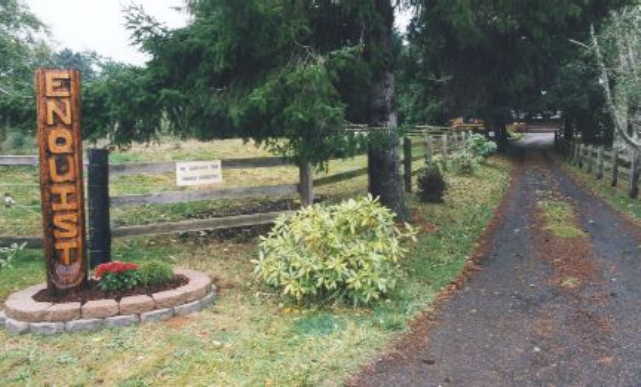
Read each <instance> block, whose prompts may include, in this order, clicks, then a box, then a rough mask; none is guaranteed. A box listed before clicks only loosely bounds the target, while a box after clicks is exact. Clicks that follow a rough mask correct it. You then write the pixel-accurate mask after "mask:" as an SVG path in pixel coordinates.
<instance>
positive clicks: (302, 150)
mask: <svg viewBox="0 0 641 387" xmlns="http://www.w3.org/2000/svg"><path fill="white" fill-rule="evenodd" d="M398 3H399V2H398V1H394V2H392V1H390V0H376V1H364V0H352V1H337V0H316V1H305V0H246V1H242V2H238V1H234V0H193V1H188V5H187V10H188V11H189V12H190V13H191V14H192V16H193V22H192V23H191V24H190V25H189V26H187V27H185V28H181V29H177V30H168V29H166V28H164V27H163V26H162V25H160V24H159V23H157V22H156V21H154V20H153V19H152V18H150V17H148V16H147V15H146V14H145V13H144V11H143V10H142V9H141V8H139V7H133V8H130V9H129V18H128V20H129V27H130V28H131V29H132V33H133V37H134V40H135V41H136V42H138V43H139V44H140V45H141V46H142V47H143V49H144V50H146V51H147V52H148V53H150V54H151V55H152V60H151V61H150V62H149V63H148V68H147V70H146V75H145V76H146V77H147V79H146V80H145V82H146V84H147V87H146V90H147V92H148V93H149V94H150V95H151V94H153V95H154V96H155V103H156V111H157V112H162V113H163V114H164V116H165V117H166V119H167V123H168V130H170V131H172V132H173V133H175V134H177V135H180V136H192V137H197V138H200V139H211V138H225V137H231V136H234V137H243V138H247V139H253V140H255V141H257V142H258V143H259V144H263V145H265V146H267V147H268V148H270V149H271V150H273V151H276V152H279V153H280V154H283V155H284V156H286V157H289V158H291V159H292V160H294V161H296V162H298V163H312V164H314V165H319V166H324V165H325V164H326V162H327V161H328V160H329V159H330V158H332V157H336V156H349V155H353V154H355V153H356V152H358V151H359V150H360V149H362V148H361V146H360V142H359V141H358V140H359V137H358V136H356V135H354V134H349V133H346V132H344V131H343V130H342V129H343V128H344V126H345V123H346V121H348V120H350V121H355V122H365V123H368V124H370V125H374V126H382V127H384V128H385V129H384V130H382V131H380V133H378V134H377V135H376V136H373V137H375V138H376V141H370V144H369V152H368V154H369V166H370V191H371V192H372V193H373V194H375V195H376V196H379V197H380V198H381V202H382V203H383V204H385V205H386V206H388V207H390V208H391V209H393V210H394V211H396V213H397V214H398V215H399V217H400V218H402V219H404V218H405V217H406V214H407V211H406V210H405V205H404V200H403V192H402V184H401V183H400V182H401V180H400V174H399V166H400V163H399V160H398V154H397V151H396V148H397V144H398V135H397V118H396V113H395V107H394V64H395V61H394V55H393V51H392V50H393V25H394V7H395V6H397V5H399V4H398ZM147 108H148V107H147ZM117 126H118V127H122V125H120V124H119V125H117ZM140 127H141V130H140V131H138V132H131V133H132V134H135V133H141V134H145V133H149V132H150V131H153V130H155V129H156V127H157V126H155V124H154V123H145V122H142V123H141V125H140ZM119 139H124V140H125V141H130V140H134V139H136V138H135V136H129V137H125V136H119Z"/></svg>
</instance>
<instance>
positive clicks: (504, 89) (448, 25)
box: [410, 0, 629, 138]
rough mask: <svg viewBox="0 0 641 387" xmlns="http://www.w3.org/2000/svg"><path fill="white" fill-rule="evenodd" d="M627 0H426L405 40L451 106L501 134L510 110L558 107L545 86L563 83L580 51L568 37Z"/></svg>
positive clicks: (584, 33) (581, 36)
mask: <svg viewBox="0 0 641 387" xmlns="http://www.w3.org/2000/svg"><path fill="white" fill-rule="evenodd" d="M627 2H629V1H627V0H587V1H586V0H537V1H531V0H501V1H492V2H488V1H483V2H470V1H468V0H430V1H427V0H426V1H423V2H422V7H421V10H422V11H421V13H420V15H419V17H418V18H416V20H415V21H414V22H413V24H412V28H411V32H410V41H411V43H412V44H413V45H414V46H415V47H417V50H420V52H421V55H420V60H421V63H422V64H423V65H424V66H425V68H426V69H428V70H427V71H429V72H431V73H433V74H437V75H438V77H440V78H443V79H448V81H447V83H446V85H445V87H443V89H442V90H443V91H444V93H443V97H444V99H445V103H446V106H447V110H448V111H449V113H450V114H451V115H452V116H453V115H459V114H461V115H478V116H481V117H482V118H484V119H485V120H486V122H488V123H489V125H490V126H492V127H493V128H494V129H495V130H496V131H497V132H498V133H499V135H500V136H501V138H504V137H505V131H504V127H505V124H506V123H507V122H509V121H511V120H513V119H515V118H517V117H515V113H516V115H518V114H519V113H539V112H545V111H546V110H547V111H552V112H551V113H553V112H554V110H556V109H558V108H559V107H560V105H558V104H556V103H554V102H555V101H554V100H552V99H551V98H552V97H553V96H552V95H551V94H550V93H549V91H550V90H552V89H553V88H555V87H559V86H560V85H562V84H561V76H563V75H567V74H563V73H562V69H563V65H564V64H567V63H569V62H570V60H569V59H570V58H574V57H577V56H579V52H578V47H576V45H573V44H572V43H571V42H570V39H577V40H585V38H587V37H588V36H589V26H590V24H591V23H598V22H600V21H601V20H602V19H603V18H604V17H605V16H606V15H607V13H608V11H609V10H610V9H614V8H617V7H619V6H621V5H623V4H625V3H627ZM575 75H576V74H575ZM581 75H585V76H587V75H588V74H581ZM592 80H593V78H592ZM556 102H558V101H556Z"/></svg>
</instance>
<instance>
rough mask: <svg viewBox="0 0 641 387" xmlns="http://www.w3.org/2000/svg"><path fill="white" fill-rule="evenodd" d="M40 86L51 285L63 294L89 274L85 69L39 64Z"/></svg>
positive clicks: (40, 133) (42, 182) (42, 171)
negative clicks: (82, 132) (84, 156)
mask: <svg viewBox="0 0 641 387" xmlns="http://www.w3.org/2000/svg"><path fill="white" fill-rule="evenodd" d="M36 88H37V105H38V144H39V147H40V189H41V194H42V219H43V226H44V250H45V258H46V260H47V284H48V288H49V291H50V292H53V293H61V292H64V291H67V290H69V289H72V288H76V287H79V286H84V285H85V282H86V277H87V260H86V253H85V210H84V208H85V207H84V193H83V180H82V138H81V135H80V107H79V105H80V101H79V95H80V74H79V72H78V71H75V70H49V69H40V70H38V71H37V72H36Z"/></svg>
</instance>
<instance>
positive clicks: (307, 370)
mask: <svg viewBox="0 0 641 387" xmlns="http://www.w3.org/2000/svg"><path fill="white" fill-rule="evenodd" d="M417 164H419V163H417ZM510 170H511V164H510V163H509V162H508V161H506V160H503V159H501V158H492V159H490V160H489V161H488V162H487V163H486V164H485V165H483V166H482V167H481V168H480V170H479V171H478V172H477V173H476V175H474V176H464V177H463V176H449V177H448V180H449V191H448V193H447V196H446V200H445V203H444V204H429V205H425V204H421V203H419V202H418V201H417V200H416V199H415V198H414V197H411V198H410V205H411V207H412V209H413V210H414V212H415V213H416V214H417V216H418V217H419V218H420V219H421V222H420V223H421V224H419V227H420V228H421V229H422V230H423V231H422V232H421V234H420V236H419V241H418V243H417V244H416V246H415V247H414V248H413V250H412V253H411V254H410V256H409V257H408V258H407V259H406V261H405V262H404V263H403V264H404V267H405V268H406V270H405V272H406V274H405V278H404V279H403V281H401V286H399V288H398V289H397V290H396V292H395V293H394V294H393V295H392V296H391V297H390V298H389V299H387V300H385V301H384V302H382V303H380V304H379V305H378V306H376V307H374V308H371V309H365V308H363V309H351V308H345V307H342V306H333V307H323V308H314V307H308V308H302V307H299V306H296V305H292V304H288V303H287V302H284V301H282V300H281V299H279V298H278V297H277V295H276V293H275V292H274V291H272V290H271V289H268V288H265V287H263V286H261V285H260V284H257V283H256V282H255V281H254V278H253V276H252V274H251V273H252V270H253V267H252V264H251V263H250V260H251V259H252V258H254V257H255V256H256V241H255V240H251V241H248V242H244V243H234V242H229V241H222V242H220V241H212V240H206V239H204V240H203V239H194V240H191V239H180V238H178V237H176V236H166V237H158V238H153V239H150V238H137V239H130V240H122V241H118V242H117V243H116V244H115V246H114V251H115V253H114V255H115V256H114V259H120V260H130V261H134V262H144V261H147V260H151V259H161V260H166V261H169V262H171V263H173V264H175V265H178V266H182V267H188V268H193V269H197V270H202V271H204V272H206V273H208V274H209V275H210V276H212V277H213V278H215V282H216V283H217V285H218V287H219V289H220V295H219V297H218V299H217V302H216V305H215V306H214V307H212V308H210V309H208V310H205V311H203V312H202V313H199V314H197V315H194V316H190V317H186V318H174V319H171V320H169V321H167V322H163V323H158V324H147V325H143V326H140V327H133V328H125V329H119V330H105V331H100V332H96V333H87V334H74V335H61V336H57V337H39V336H34V335H26V336H21V337H12V336H8V335H7V334H6V333H5V332H4V331H0V385H3V386H13V385H16V386H18V385H44V384H51V383H55V384H60V385H97V384H105V385H119V386H147V385H220V386H255V385H258V386H289V385H291V386H301V385H340V384H341V383H342V381H343V380H344V378H345V377H346V376H347V375H349V374H350V373H351V372H354V371H355V370H357V369H358V367H359V366H360V365H361V364H363V363H364V362H367V361H369V360H371V359H372V358H373V356H375V355H376V354H377V353H378V352H380V351H381V350H383V349H385V348H386V346H387V345H388V344H389V343H390V341H392V340H394V339H395V338H397V337H398V336H399V335H400V334H402V332H403V331H404V330H405V329H406V327H407V324H408V322H409V321H411V320H412V318H414V317H415V316H416V315H417V314H418V313H419V312H421V311H423V310H425V309H426V308H428V307H429V305H430V303H431V302H432V301H433V300H434V298H435V297H436V296H437V294H438V293H439V291H440V290H441V289H442V288H443V287H444V286H445V285H447V284H448V283H450V281H451V280H452V279H453V278H455V277H456V276H457V275H458V274H459V273H460V272H461V270H462V267H463V265H464V263H465V261H466V258H467V257H468V256H469V255H470V252H471V251H472V250H473V249H474V247H475V242H476V241H477V239H478V237H479V235H480V234H481V233H482V231H483V230H484V229H485V227H486V225H487V224H488V222H489V220H490V219H491V217H492V214H493V210H494V209H495V208H496V207H497V206H498V204H499V203H500V201H501V198H502V197H503V195H504V193H505V192H506V189H507V187H508V184H509V174H510ZM365 181H366V180H365V178H362V179H354V180H352V181H348V182H346V183H345V184H344V185H337V186H335V187H333V188H332V189H333V190H334V191H335V192H336V193H337V197H340V196H341V195H347V194H352V193H353V192H362V191H363V187H364V183H365ZM359 187H360V188H359ZM43 271H44V270H43V268H42V256H41V253H40V252H39V251H34V250H30V251H27V252H24V253H23V254H22V255H21V256H20V257H19V259H18V260H17V263H16V264H15V267H14V268H13V269H10V270H7V271H3V272H1V273H0V302H2V301H4V299H5V298H6V297H7V295H8V294H10V292H12V291H15V290H17V289H21V288H24V287H26V286H28V285H31V284H34V283H37V282H41V281H43V280H44V277H43Z"/></svg>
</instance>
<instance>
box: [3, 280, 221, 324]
mask: <svg viewBox="0 0 641 387" xmlns="http://www.w3.org/2000/svg"><path fill="white" fill-rule="evenodd" d="M174 272H175V273H176V274H181V275H184V276H185V277H187V278H188V279H189V282H188V283H187V284H186V285H183V286H181V287H179V288H176V289H172V290H167V291H162V292H158V293H154V294H152V295H151V296H147V295H141V296H131V297H123V298H122V299H121V300H120V302H117V301H116V300H98V301H88V302H87V303H85V304H84V305H81V304H80V303H79V302H72V303H65V304H51V303H48V302H37V301H35V300H34V299H33V296H34V295H35V294H36V293H38V292H39V291H41V290H42V289H45V288H46V285H45V284H40V285H35V286H32V287H29V288H27V289H25V290H22V291H20V292H17V293H13V294H12V295H11V296H9V298H8V299H7V301H6V302H5V309H4V311H2V310H0V327H5V329H6V330H7V332H9V333H10V334H24V333H30V332H31V333H36V334H41V335H55V334H58V333H63V332H87V331H95V330H98V329H102V328H114V327H124V326H130V325H135V324H138V323H141V322H142V323H145V322H156V321H162V320H167V319H169V318H171V317H173V316H175V315H179V316H184V315H188V314H191V313H196V312H198V311H200V310H202V309H203V308H206V307H207V306H209V305H211V304H213V302H214V299H215V296H216V288H215V287H214V286H213V285H212V283H211V279H210V278H209V277H208V276H207V275H205V274H203V273H201V272H197V271H194V270H184V269H177V270H175V271H174Z"/></svg>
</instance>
